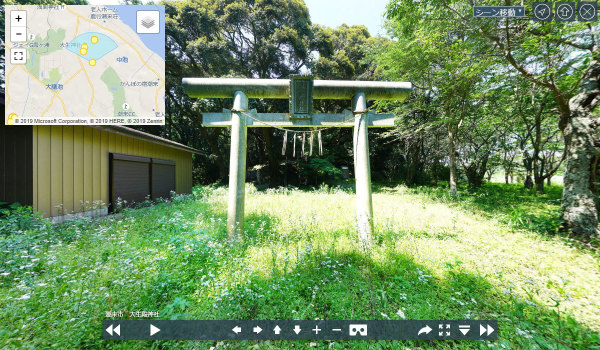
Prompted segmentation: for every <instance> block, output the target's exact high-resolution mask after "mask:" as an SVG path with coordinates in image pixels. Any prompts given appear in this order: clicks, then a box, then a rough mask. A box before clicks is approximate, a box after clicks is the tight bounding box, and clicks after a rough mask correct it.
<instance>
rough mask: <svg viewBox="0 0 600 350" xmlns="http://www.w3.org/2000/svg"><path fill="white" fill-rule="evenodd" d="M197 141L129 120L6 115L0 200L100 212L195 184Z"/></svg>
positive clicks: (46, 210)
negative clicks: (86, 121) (60, 122)
mask: <svg viewBox="0 0 600 350" xmlns="http://www.w3.org/2000/svg"><path fill="white" fill-rule="evenodd" d="M194 153H197V151H196V150H195V149H193V148H190V147H187V146H184V145H182V144H179V143H176V142H173V141H170V140H167V139H164V138H161V137H157V136H154V135H151V134H147V133H144V132H140V131H137V130H134V129H131V128H128V127H123V126H5V125H4V123H0V202H9V203H12V202H19V203H20V204H22V205H31V206H32V207H33V210H34V211H40V212H43V214H44V216H45V217H63V216H64V215H70V214H75V213H80V215H81V214H83V215H91V216H98V215H103V214H106V213H107V212H109V211H111V210H113V209H114V208H115V206H114V205H115V204H116V203H117V201H118V199H119V198H120V199H121V200H124V201H127V204H131V203H134V202H141V201H144V200H145V199H146V198H148V197H149V198H152V199H156V198H159V197H163V198H165V197H166V198H169V197H170V192H171V191H175V192H177V193H189V192H190V191H191V188H192V155H193V154H194Z"/></svg>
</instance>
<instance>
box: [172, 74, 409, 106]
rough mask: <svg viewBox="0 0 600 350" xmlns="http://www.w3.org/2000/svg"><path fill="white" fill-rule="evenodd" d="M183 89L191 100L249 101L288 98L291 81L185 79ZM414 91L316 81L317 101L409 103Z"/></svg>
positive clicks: (402, 86) (394, 85) (402, 85)
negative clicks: (239, 95) (359, 98)
mask: <svg viewBox="0 0 600 350" xmlns="http://www.w3.org/2000/svg"><path fill="white" fill-rule="evenodd" d="M182 84H183V88H184V90H185V92H186V93H187V94H188V95H189V96H190V97H196V98H232V97H233V94H234V93H235V92H236V91H242V92H243V93H244V94H245V95H246V96H247V97H248V98H275V99H288V98H289V97H290V80H289V79H240V78H183V80H182ZM411 90H412V85H411V83H407V82H384V81H358V80H315V81H314V92H313V97H314V98H315V99H331V100H351V99H352V98H353V97H354V96H355V95H356V94H357V93H361V92H362V93H364V94H365V96H366V97H367V99H369V100H397V101H403V100H405V99H406V98H407V97H408V95H409V94H410V92H411Z"/></svg>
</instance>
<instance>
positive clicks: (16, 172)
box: [0, 121, 33, 205]
mask: <svg viewBox="0 0 600 350" xmlns="http://www.w3.org/2000/svg"><path fill="white" fill-rule="evenodd" d="M32 157H33V150H32V148H31V126H10V127H7V126H5V125H4V122H3V121H0V202H8V203H14V202H18V203H20V204H21V205H32V204H33V188H32V183H33V178H32V169H31V166H32V163H31V159H32Z"/></svg>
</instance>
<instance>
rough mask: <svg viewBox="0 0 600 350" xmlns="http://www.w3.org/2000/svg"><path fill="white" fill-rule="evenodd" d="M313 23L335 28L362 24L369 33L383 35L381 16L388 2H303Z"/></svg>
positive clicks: (316, 0)
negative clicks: (342, 25) (343, 25)
mask: <svg viewBox="0 0 600 350" xmlns="http://www.w3.org/2000/svg"><path fill="white" fill-rule="evenodd" d="M304 2H305V3H306V6H307V7H308V10H309V12H310V18H311V20H312V22H313V23H316V24H323V25H326V26H328V27H332V28H337V27H339V26H340V25H341V24H344V23H345V24H347V25H353V24H363V25H365V26H366V27H367V28H368V29H369V33H371V35H373V36H375V35H377V34H381V35H383V34H384V33H385V31H384V30H383V14H384V12H385V5H386V4H387V3H388V0H370V1H365V0H327V1H323V0H304Z"/></svg>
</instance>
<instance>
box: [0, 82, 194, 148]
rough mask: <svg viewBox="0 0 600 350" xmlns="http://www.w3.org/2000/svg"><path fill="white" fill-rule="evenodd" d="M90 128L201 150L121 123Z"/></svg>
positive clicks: (0, 99)
mask: <svg viewBox="0 0 600 350" xmlns="http://www.w3.org/2000/svg"><path fill="white" fill-rule="evenodd" d="M0 103H1V104H2V105H4V90H2V89H0ZM91 127H92V128H97V129H101V130H106V131H108V132H112V133H115V134H121V135H125V136H132V137H135V138H138V139H141V140H145V141H150V142H154V143H158V144H162V145H165V146H167V147H171V148H175V149H178V150H181V151H186V152H190V153H196V154H200V153H202V152H200V151H199V150H197V149H195V148H192V147H188V146H186V145H182V144H181V143H178V142H175V141H171V140H168V139H165V138H163V137H160V136H156V135H152V134H148V133H146V132H143V131H139V130H135V129H132V128H128V127H126V126H121V125H103V126H99V125H94V126H91Z"/></svg>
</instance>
